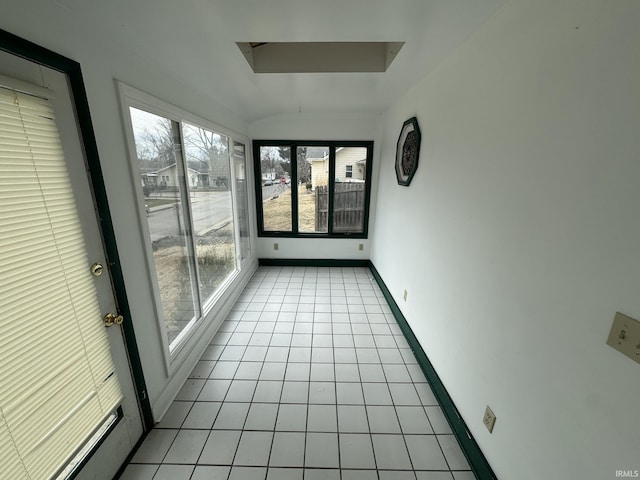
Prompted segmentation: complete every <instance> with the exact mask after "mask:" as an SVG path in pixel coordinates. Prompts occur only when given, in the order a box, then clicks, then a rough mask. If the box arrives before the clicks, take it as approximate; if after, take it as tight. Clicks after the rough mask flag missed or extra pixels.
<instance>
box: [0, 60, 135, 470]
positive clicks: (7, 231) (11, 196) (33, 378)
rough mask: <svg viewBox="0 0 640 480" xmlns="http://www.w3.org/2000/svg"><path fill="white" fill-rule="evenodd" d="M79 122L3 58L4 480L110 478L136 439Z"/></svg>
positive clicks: (43, 79) (59, 95)
mask: <svg viewBox="0 0 640 480" xmlns="http://www.w3.org/2000/svg"><path fill="white" fill-rule="evenodd" d="M77 124H78V123H77V119H76V114H75V108H74V104H73V102H72V100H71V94H70V92H69V87H68V82H67V77H66V75H64V74H62V73H59V72H57V71H54V70H52V69H49V68H46V67H43V66H40V65H38V64H35V63H32V62H29V61H27V60H24V59H22V58H18V57H16V56H13V55H11V54H9V53H6V52H0V308H1V309H2V312H3V314H2V316H1V317H0V458H1V459H2V461H1V464H2V465H1V466H0V479H11V480H13V479H23V478H24V479H34V480H35V479H50V478H70V477H75V478H96V479H102V478H104V479H110V478H113V476H114V475H115V474H116V472H117V470H118V468H119V467H120V466H121V465H122V463H123V462H124V461H125V459H126V457H127V455H128V454H129V453H130V452H131V450H132V449H133V446H134V445H135V443H136V442H137V441H138V440H139V438H140V437H141V435H142V433H143V426H142V420H141V415H140V409H139V405H138V399H137V397H136V393H135V387H134V380H133V377H132V374H131V369H130V365H129V361H128V352H127V348H126V346H125V339H124V336H123V332H122V328H121V326H120V324H121V323H122V322H129V321H130V319H129V318H123V317H122V316H121V315H120V314H119V312H118V310H117V302H116V299H115V297H114V293H113V289H112V281H111V278H110V272H109V270H110V268H109V264H108V259H107V258H106V255H105V251H104V248H103V240H102V235H101V230H100V227H99V223H98V220H97V218H96V209H95V206H94V205H95V203H94V199H93V195H92V192H91V187H90V183H89V179H88V177H87V167H86V163H85V157H84V153H83V152H84V150H83V144H82V140H81V138H80V135H79V133H78V128H77Z"/></svg>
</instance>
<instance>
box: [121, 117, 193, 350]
mask: <svg viewBox="0 0 640 480" xmlns="http://www.w3.org/2000/svg"><path fill="white" fill-rule="evenodd" d="M130 112H131V123H132V125H133V135H134V139H135V144H136V156H137V162H138V169H139V172H140V183H141V185H142V191H143V194H144V201H145V207H146V210H147V222H148V225H149V233H150V234H151V243H152V247H153V261H154V264H155V271H156V276H157V278H156V280H157V283H158V289H159V292H160V303H161V308H162V313H161V314H162V316H163V318H164V322H165V326H166V329H167V336H168V337H169V349H171V348H172V344H174V341H175V340H176V339H177V338H178V336H179V335H180V334H181V333H182V331H183V330H184V329H185V328H186V327H187V326H188V325H189V323H190V322H192V321H194V320H195V318H196V312H197V308H196V306H195V305H196V298H195V297H194V288H193V285H194V282H193V279H194V278H195V272H194V271H193V259H192V258H190V256H189V249H188V248H187V241H188V239H187V236H186V223H185V217H186V215H185V213H184V207H185V206H184V205H183V203H182V200H181V198H183V197H182V196H181V194H183V193H184V192H182V188H183V187H182V186H181V185H182V181H181V177H183V176H184V171H183V168H182V164H181V160H180V149H181V146H180V128H179V125H178V123H176V122H174V121H171V120H169V119H167V118H164V117H160V116H158V115H154V114H152V113H148V112H144V111H142V110H138V109H136V108H133V107H131V109H130ZM176 343H177V342H176Z"/></svg>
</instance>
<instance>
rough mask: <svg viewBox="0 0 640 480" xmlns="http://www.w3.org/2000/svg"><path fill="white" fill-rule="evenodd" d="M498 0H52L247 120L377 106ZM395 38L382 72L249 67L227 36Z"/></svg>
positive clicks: (240, 38)
mask: <svg viewBox="0 0 640 480" xmlns="http://www.w3.org/2000/svg"><path fill="white" fill-rule="evenodd" d="M505 1H506V0H188V1H187V0H182V1H180V0H178V1H177V0H135V1H131V0H109V1H97V0H96V1H87V0H55V3H56V4H58V5H59V6H61V7H62V8H65V9H66V10H67V11H68V12H69V13H71V14H72V15H73V16H74V17H77V20H78V21H80V22H82V23H83V26H84V27H85V28H87V29H88V30H90V31H91V32H92V35H95V36H98V37H101V39H102V40H103V41H104V42H110V43H112V44H113V43H114V42H115V43H117V44H119V47H120V48H119V49H120V51H121V52H123V54H125V55H126V54H129V55H135V56H139V57H143V58H145V60H146V61H147V62H150V63H152V64H154V65H156V66H157V67H159V68H161V69H163V70H165V71H167V72H168V73H170V74H171V75H172V76H175V77H178V78H179V79H181V80H182V82H184V84H185V85H188V86H190V87H192V88H193V89H194V90H195V91H198V92H202V93H205V94H209V95H211V96H212V97H213V98H214V99H215V100H217V101H218V102H219V103H221V104H223V105H225V106H226V107H227V108H229V109H231V110H232V111H235V112H236V113H237V114H238V115H239V116H240V117H242V118H243V119H244V120H246V121H248V122H251V121H254V120H258V119H262V118H265V117H268V116H271V115H277V114H281V113H292V112H298V111H303V112H307V113H318V112H331V113H341V112H348V113H377V112H382V111H383V110H384V109H385V108H386V107H388V106H389V105H390V104H391V103H392V102H393V101H394V100H395V99H396V98H398V96H400V95H401V94H402V93H403V92H404V91H406V90H407V88H409V87H410V86H411V85H412V84H414V83H415V82H416V81H418V80H419V79H420V78H421V77H423V76H424V75H425V74H427V73H428V72H429V71H430V70H432V69H433V68H434V67H435V66H436V65H437V64H438V63H439V62H440V61H442V59H443V58H444V57H445V56H446V55H448V54H450V53H451V52H452V50H453V49H455V48H456V47H457V46H458V45H460V44H461V43H462V42H464V41H465V39H467V38H468V37H469V36H470V35H471V34H472V33H473V32H474V31H475V30H477V29H478V28H479V27H480V26H481V25H482V24H483V23H484V22H485V21H486V20H487V19H488V18H489V17H490V16H491V15H492V14H493V13H494V12H495V11H496V10H497V9H498V8H499V7H500V6H501V5H502V4H503V3H504V2H505ZM303 41H315V42H327V41H336V42H337V41H370V42H375V41H383V42H387V41H391V42H395V41H401V42H405V45H404V47H403V48H402V50H401V51H400V53H399V54H398V56H397V58H396V59H395V60H394V62H393V63H392V64H391V66H390V68H389V70H388V71H387V72H384V73H306V74H255V73H253V72H252V70H251V68H250V67H249V65H248V64H247V62H246V60H245V59H244V58H243V56H242V53H241V52H240V50H239V49H238V47H237V46H236V44H235V42H303Z"/></svg>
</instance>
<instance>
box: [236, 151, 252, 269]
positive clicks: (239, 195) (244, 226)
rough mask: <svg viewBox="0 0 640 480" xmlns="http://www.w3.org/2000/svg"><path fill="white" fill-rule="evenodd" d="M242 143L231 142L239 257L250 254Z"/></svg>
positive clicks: (245, 158)
mask: <svg viewBox="0 0 640 480" xmlns="http://www.w3.org/2000/svg"><path fill="white" fill-rule="evenodd" d="M245 151H246V150H245V146H244V145H243V144H242V143H238V142H234V143H233V161H234V170H235V175H236V208H237V209H238V223H239V224H240V225H239V228H240V258H242V259H243V260H244V259H245V258H247V257H248V256H249V255H250V254H251V231H250V230H249V200H248V195H247V157H246V153H245Z"/></svg>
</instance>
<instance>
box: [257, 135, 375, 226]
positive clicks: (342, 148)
mask: <svg viewBox="0 0 640 480" xmlns="http://www.w3.org/2000/svg"><path fill="white" fill-rule="evenodd" d="M253 147H254V159H255V176H256V179H260V180H259V181H256V199H257V202H256V207H257V213H258V234H259V235H260V236H284V237H348V236H352V237H357V238H366V237H367V225H368V216H369V199H370V195H371V193H370V190H371V162H372V156H373V142H370V141H362V142H359V141H305V142H298V141H271V140H256V141H254V143H253Z"/></svg>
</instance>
